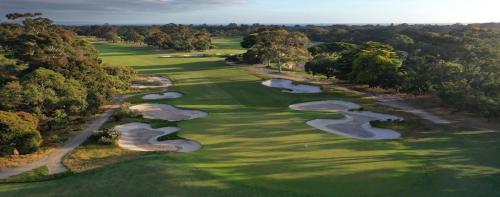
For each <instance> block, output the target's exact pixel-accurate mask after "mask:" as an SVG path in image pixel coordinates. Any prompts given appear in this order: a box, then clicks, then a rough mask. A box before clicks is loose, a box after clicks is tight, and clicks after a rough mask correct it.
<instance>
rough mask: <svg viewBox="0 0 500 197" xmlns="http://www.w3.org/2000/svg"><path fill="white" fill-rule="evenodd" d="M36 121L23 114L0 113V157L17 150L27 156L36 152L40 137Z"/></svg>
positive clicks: (40, 141)
mask: <svg viewBox="0 0 500 197" xmlns="http://www.w3.org/2000/svg"><path fill="white" fill-rule="evenodd" d="M37 124H38V119H36V118H35V117H34V116H32V115H31V114H28V113H25V112H19V113H12V112H5V111H0V155H2V156H6V155H12V154H13V153H14V152H15V151H14V150H17V151H18V152H19V153H20V154H28V153H32V152H35V151H37V150H38V148H39V147H40V144H41V143H42V137H41V135H40V132H39V131H38V129H37V126H38V125H37Z"/></svg>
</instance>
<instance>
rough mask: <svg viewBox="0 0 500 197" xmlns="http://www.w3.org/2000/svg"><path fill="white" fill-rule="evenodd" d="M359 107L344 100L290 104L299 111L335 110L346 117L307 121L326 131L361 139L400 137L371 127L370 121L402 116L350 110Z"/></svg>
mask: <svg viewBox="0 0 500 197" xmlns="http://www.w3.org/2000/svg"><path fill="white" fill-rule="evenodd" d="M359 107H360V106H359V105H357V104H355V103H351V102H345V101H316V102H308V103H300V104H295V105H290V108H291V109H294V110H299V111H326V112H335V111H336V112H340V113H342V114H344V115H345V116H346V118H344V119H338V120H337V119H315V120H311V121H308V122H307V124H308V125H310V126H312V127H315V128H317V129H320V130H323V131H326V132H330V133H335V134H338V135H342V136H346V137H351V138H356V139H363V140H384V139H398V138H400V137H401V135H400V134H399V133H398V132H396V131H393V130H390V129H380V128H374V127H372V126H371V125H370V121H374V120H380V121H387V120H403V118H401V117H397V116H393V115H388V114H381V113H375V112H370V111H350V110H353V109H358V108H359Z"/></svg>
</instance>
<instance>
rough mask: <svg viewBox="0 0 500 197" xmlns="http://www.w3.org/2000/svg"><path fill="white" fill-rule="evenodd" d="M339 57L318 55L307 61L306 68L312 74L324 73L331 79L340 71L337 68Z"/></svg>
mask: <svg viewBox="0 0 500 197" xmlns="http://www.w3.org/2000/svg"><path fill="white" fill-rule="evenodd" d="M337 59H338V57H335V56H328V55H320V56H316V57H314V59H312V60H311V61H309V62H307V63H306V65H305V70H306V72H307V73H310V74H312V75H324V76H326V77H327V78H328V79H329V78H331V77H333V76H335V74H336V73H337V72H338V70H337V68H336V62H337Z"/></svg>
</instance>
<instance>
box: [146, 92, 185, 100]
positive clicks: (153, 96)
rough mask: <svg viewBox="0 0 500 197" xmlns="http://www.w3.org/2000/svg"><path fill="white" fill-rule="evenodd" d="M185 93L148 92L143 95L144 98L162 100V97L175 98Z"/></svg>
mask: <svg viewBox="0 0 500 197" xmlns="http://www.w3.org/2000/svg"><path fill="white" fill-rule="evenodd" d="M182 96H183V95H182V94H181V93H179V92H164V93H160V94H148V95H145V96H143V97H142V99H144V100H161V99H175V98H180V97H182Z"/></svg>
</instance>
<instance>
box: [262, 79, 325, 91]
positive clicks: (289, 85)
mask: <svg viewBox="0 0 500 197" xmlns="http://www.w3.org/2000/svg"><path fill="white" fill-rule="evenodd" d="M262 85H265V86H267V87H272V88H282V89H285V90H286V91H285V92H288V93H295V94H307V93H309V94H312V93H321V92H323V91H322V90H321V87H319V86H313V85H302V84H300V85H295V84H293V82H292V81H291V80H288V79H270V80H267V81H263V82H262Z"/></svg>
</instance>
